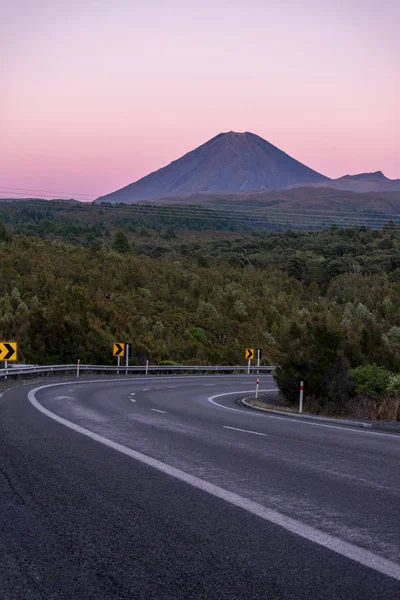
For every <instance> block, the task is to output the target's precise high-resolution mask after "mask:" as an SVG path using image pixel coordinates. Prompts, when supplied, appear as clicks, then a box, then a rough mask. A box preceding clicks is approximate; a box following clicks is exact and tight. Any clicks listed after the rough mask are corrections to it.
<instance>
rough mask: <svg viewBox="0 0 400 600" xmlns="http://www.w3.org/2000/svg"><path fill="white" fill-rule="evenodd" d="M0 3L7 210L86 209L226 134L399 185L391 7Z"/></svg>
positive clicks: (354, 1) (173, 0) (99, 0)
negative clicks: (73, 204)
mask: <svg viewBox="0 0 400 600" xmlns="http://www.w3.org/2000/svg"><path fill="white" fill-rule="evenodd" d="M4 4H6V6H3V5H2V6H1V8H0V82H1V94H0V196H2V197H5V196H11V195H16V194H18V195H20V196H27V195H36V196H42V197H43V196H45V194H46V197H50V196H58V197H61V196H62V195H67V196H72V197H77V198H81V199H83V200H89V199H92V198H95V197H97V196H99V195H102V194H106V193H108V192H111V191H113V190H115V189H117V188H120V187H122V186H124V185H126V184H128V183H131V182H133V181H135V180H136V179H138V178H140V177H142V176H143V175H146V174H147V173H148V172H150V171H154V170H156V169H158V168H159V167H161V166H164V165H165V164H167V163H169V162H171V161H172V160H174V159H176V158H178V157H179V156H181V155H182V154H184V153H185V152H187V151H189V150H192V149H193V148H195V147H196V146H198V145H200V144H202V143H203V142H205V141H207V140H208V139H209V138H211V137H213V136H215V135H216V134H218V133H219V132H222V131H230V130H234V131H252V132H253V133H256V134H258V135H260V136H262V137H264V138H265V139H267V140H268V141H269V142H271V143H272V144H275V145H276V146H278V147H279V148H281V149H282V150H284V151H285V152H287V153H288V154H290V155H291V156H293V157H294V158H296V159H298V160H300V161H302V162H304V163H305V164H307V165H308V166H310V167H312V168H314V169H316V170H317V171H320V172H322V173H324V174H325V175H328V176H330V177H338V176H340V175H344V174H347V173H357V172H365V171H377V170H382V171H383V172H384V173H385V174H386V175H387V176H388V177H391V178H396V177H398V178H400V36H399V30H400V2H399V1H398V0H380V1H376V0H293V1H292V0H281V1H279V2H278V1H276V0H274V1H270V0H241V1H238V0H168V2H166V1H165V0H146V1H144V0H142V1H140V2H139V1H135V0H68V1H67V0H64V1H62V0H13V2H7V3H4ZM18 190H21V193H19V192H18ZM24 190H27V191H32V192H34V191H35V190H38V191H44V192H45V194H44V193H41V194H32V193H31V194H28V193H25V192H24ZM11 192H12V193H11Z"/></svg>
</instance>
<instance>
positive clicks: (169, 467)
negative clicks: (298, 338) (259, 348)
mask: <svg viewBox="0 0 400 600" xmlns="http://www.w3.org/2000/svg"><path fill="white" fill-rule="evenodd" d="M254 383H255V382H254V377H249V376H210V377H205V376H198V377H148V378H137V377H125V378H121V379H120V380H110V379H102V380H98V381H94V380H90V381H86V382H82V381H80V382H77V381H76V380H71V381H68V382H66V383H63V384H57V385H54V384H52V385H47V386H46V385H43V386H39V388H40V389H37V388H38V386H37V385H36V386H28V387H21V388H14V389H12V390H10V391H8V392H7V393H6V394H5V396H4V397H3V398H2V399H1V400H0V505H1V506H2V507H3V509H2V515H1V519H0V523H1V525H0V526H1V538H0V539H1V541H0V552H1V555H0V556H1V560H0V597H1V598H2V599H4V600H14V599H16V598H21V599H22V598H23V599H24V600H30V599H32V600H36V599H37V600H39V599H41V600H42V599H43V598H46V599H48V598H49V599H57V600H58V599H67V598H68V599H70V598H74V599H76V598H77V599H79V598H85V599H86V598H93V599H94V598H96V600H100V599H103V598H104V599H125V598H126V599H128V598H129V599H136V598H138V599H142V598H143V599H146V600H148V599H153V598H154V599H164V598H166V599H169V598H171V599H173V598H174V599H175V598H207V599H208V598H211V599H212V598H218V599H221V598H222V599H225V598H226V599H228V598H229V599H230V600H231V599H236V598H237V599H247V598H249V599H252V598H254V599H264V598H265V599H268V600H270V599H271V600H272V599H275V598H276V599H278V598H279V599H291V598H293V599H296V600H301V599H302V598H313V599H314V598H316V599H317V598H321V599H322V598H323V599H324V600H325V599H332V600H333V599H335V600H337V599H341V598H343V599H346V600H348V599H350V598H351V599H352V600H353V599H362V600H365V599H368V600H370V599H371V600H373V599H382V600H383V599H384V600H391V599H396V600H398V599H399V598H400V517H399V510H398V507H399V501H400V469H399V466H400V436H396V435H394V434H392V435H390V434H389V435H388V434H380V433H377V432H371V431H365V430H362V429H352V428H346V427H336V426H331V425H327V424H319V423H318V424H316V423H311V422H304V421H301V422H297V421H294V420H292V419H287V418H285V417H282V418H280V417H275V416H271V415H267V414H263V413H259V412H255V411H251V410H250V409H246V408H244V407H241V406H240V405H239V404H238V403H237V400H238V399H239V398H240V397H241V396H243V395H244V394H246V393H247V392H248V391H250V390H252V388H253V387H254ZM260 387H261V388H262V389H271V388H272V387H273V382H272V379H271V377H270V376H262V377H261V386H260ZM33 388H36V391H35V390H34V391H32V389H33Z"/></svg>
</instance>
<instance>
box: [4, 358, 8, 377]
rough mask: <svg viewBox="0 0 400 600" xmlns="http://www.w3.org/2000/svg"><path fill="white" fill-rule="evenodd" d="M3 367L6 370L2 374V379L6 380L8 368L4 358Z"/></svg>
mask: <svg viewBox="0 0 400 600" xmlns="http://www.w3.org/2000/svg"><path fill="white" fill-rule="evenodd" d="M4 368H5V370H6V373H5V375H4V379H5V380H6V379H7V369H8V366H7V361H6V360H5V361H4Z"/></svg>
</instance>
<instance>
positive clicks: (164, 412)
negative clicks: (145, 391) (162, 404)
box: [150, 408, 166, 415]
mask: <svg viewBox="0 0 400 600" xmlns="http://www.w3.org/2000/svg"><path fill="white" fill-rule="evenodd" d="M150 410H154V412H160V413H163V414H164V415H165V414H166V411H165V410H158V408H151V409H150Z"/></svg>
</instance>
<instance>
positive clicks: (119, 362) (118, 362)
mask: <svg viewBox="0 0 400 600" xmlns="http://www.w3.org/2000/svg"><path fill="white" fill-rule="evenodd" d="M120 365H121V357H120V356H118V357H117V375H119V367H120Z"/></svg>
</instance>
